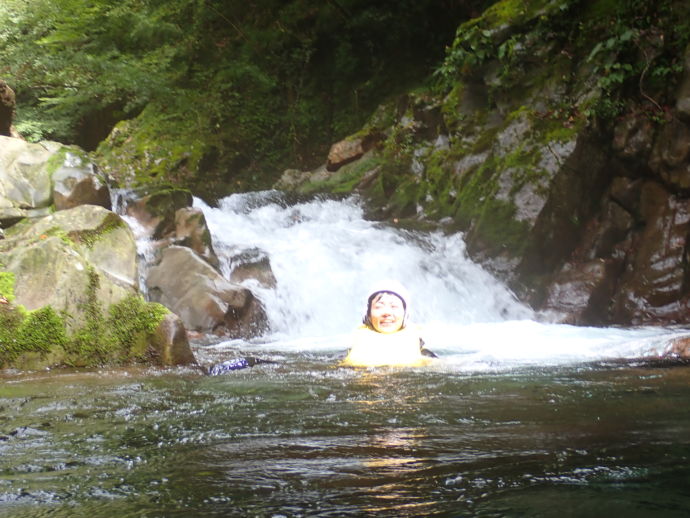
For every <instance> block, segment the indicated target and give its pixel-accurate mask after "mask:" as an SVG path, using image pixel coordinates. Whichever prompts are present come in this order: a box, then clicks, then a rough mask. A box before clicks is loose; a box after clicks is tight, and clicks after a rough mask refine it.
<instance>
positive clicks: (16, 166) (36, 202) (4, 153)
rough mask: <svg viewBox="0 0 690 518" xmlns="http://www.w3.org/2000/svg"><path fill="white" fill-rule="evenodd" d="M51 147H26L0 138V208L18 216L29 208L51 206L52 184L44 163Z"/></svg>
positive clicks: (27, 144)
mask: <svg viewBox="0 0 690 518" xmlns="http://www.w3.org/2000/svg"><path fill="white" fill-rule="evenodd" d="M54 153H55V148H54V147H52V148H51V147H50V146H49V145H46V144H45V143H42V144H29V143H27V142H24V141H22V140H19V139H13V138H10V137H2V136H0V209H12V210H15V211H18V214H19V215H20V216H21V217H25V216H26V211H27V210H31V209H39V208H47V207H50V205H51V203H52V181H51V177H50V174H49V172H48V170H47V164H48V161H49V159H50V158H51V156H53V155H54Z"/></svg>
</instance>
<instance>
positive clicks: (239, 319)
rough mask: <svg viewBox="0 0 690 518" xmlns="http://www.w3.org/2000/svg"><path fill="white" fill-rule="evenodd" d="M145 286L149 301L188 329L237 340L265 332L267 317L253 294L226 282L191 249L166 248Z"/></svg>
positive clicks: (150, 272) (179, 247)
mask: <svg viewBox="0 0 690 518" xmlns="http://www.w3.org/2000/svg"><path fill="white" fill-rule="evenodd" d="M146 285H147V287H148V292H149V298H150V299H151V300H154V301H156V302H160V303H161V304H163V305H165V306H167V307H168V308H170V310H171V311H173V312H174V313H176V314H177V315H179V316H180V318H182V321H183V322H184V324H185V326H186V327H187V328H188V329H191V330H195V331H200V332H215V333H218V334H228V335H231V336H233V337H237V338H251V337H254V336H257V335H259V334H261V333H262V332H263V331H264V330H265V329H266V315H265V313H264V310H263V308H262V306H261V304H260V302H259V301H258V300H257V299H256V298H255V297H254V296H253V295H252V293H251V291H249V290H248V289H246V288H243V287H241V286H239V285H237V284H233V283H231V282H230V281H228V280H226V279H225V278H224V277H223V276H222V275H220V274H219V273H218V272H217V271H216V270H215V269H214V268H213V267H211V266H210V265H209V264H208V263H207V262H206V261H204V260H203V259H202V258H201V257H199V255H197V254H196V253H195V252H194V251H193V250H191V249H190V248H186V247H181V246H170V247H168V248H165V249H164V250H163V251H162V258H161V262H160V263H159V264H158V265H156V266H154V267H153V268H151V270H150V271H149V275H148V278H147V280H146Z"/></svg>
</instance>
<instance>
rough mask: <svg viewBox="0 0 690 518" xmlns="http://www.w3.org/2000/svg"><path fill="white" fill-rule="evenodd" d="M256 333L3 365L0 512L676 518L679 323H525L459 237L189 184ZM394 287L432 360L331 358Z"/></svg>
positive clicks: (686, 443)
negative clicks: (261, 276) (256, 258)
mask: <svg viewBox="0 0 690 518" xmlns="http://www.w3.org/2000/svg"><path fill="white" fill-rule="evenodd" d="M196 203H197V206H199V207H201V208H202V209H203V210H204V212H205V214H206V217H207V220H208V223H209V226H210V228H211V231H212V233H213V236H214V246H215V247H216V251H217V253H218V255H219V256H220V257H221V262H222V264H223V268H224V272H225V274H226V275H229V274H230V272H231V270H232V268H233V261H236V260H237V258H238V257H240V256H242V253H243V252H246V251H247V250H256V249H257V248H258V249H260V251H261V253H265V254H266V255H267V256H268V257H269V259H270V261H271V266H272V269H273V272H274V274H275V277H276V279H277V288H276V289H275V290H270V289H265V288H262V287H260V286H258V285H257V284H256V283H253V281H248V287H250V288H251V289H253V290H254V291H255V293H257V295H258V296H259V297H260V298H261V300H262V302H263V303H264V305H265V307H266V310H267V313H268V315H269V319H270V324H271V328H270V331H269V332H268V333H267V334H266V335H265V336H263V337H261V338H258V339H255V340H252V341H241V340H215V341H208V340H205V341H203V342H199V343H196V344H194V348H195V354H196V356H197V358H198V360H199V362H200V363H201V364H202V365H209V364H211V363H214V362H216V361H220V360H223V359H228V358H232V357H236V356H241V355H247V354H250V355H253V356H258V357H261V358H264V359H269V360H271V361H273V362H274V363H266V364H260V365H257V366H255V367H253V368H251V369H245V370H240V371H234V372H231V373H228V374H226V375H222V376H213V377H211V376H206V375H205V374H204V373H203V372H202V371H201V370H200V369H196V368H175V369H156V368H129V369H110V370H89V371H83V370H80V371H76V370H75V371H70V370H60V371H52V372H51V371H45V372H29V373H18V372H12V371H5V372H2V373H0V380H1V383H0V517H12V518H23V517H27V518H28V517H31V518H35V517H70V518H71V517H76V518H80V517H85V518H87V517H88V518H100V517H112V516H117V517H119V518H129V517H132V518H133V517H201V516H203V517H214V516H217V517H226V516H237V517H253V516H256V517H274V518H279V517H342V516H345V517H347V516H352V517H362V516H364V517H366V516H376V517H379V516H383V517H428V516H443V517H516V518H517V517H558V518H563V517H569V516H572V517H592V516H616V515H617V516H625V517H626V518H627V517H632V518H636V517H652V516H653V517H681V516H682V517H686V516H688V515H689V513H690V463H689V462H688V459H689V457H690V434H689V433H688V432H689V431H690V405H688V404H687V401H688V400H690V369H688V368H687V366H686V365H684V364H683V363H680V362H671V361H666V360H660V359H659V356H660V354H661V353H662V352H663V351H664V349H665V347H666V346H667V345H668V343H669V341H670V340H671V339H673V338H674V337H677V336H680V335H684V334H687V333H688V331H687V330H684V329H661V328H637V329H620V328H603V329H602V328H586V327H574V326H563V325H556V324H550V323H548V322H544V321H540V320H541V319H540V317H539V315H534V314H532V312H531V311H530V310H529V309H528V308H525V307H523V306H522V305H521V304H519V303H518V302H517V301H516V300H515V299H514V297H513V296H512V295H511V294H510V292H508V290H506V289H505V288H504V287H503V286H502V285H501V284H500V283H498V282H497V281H496V280H494V279H493V278H492V277H491V276H490V275H488V274H487V273H486V272H484V271H483V270H482V269H481V268H479V267H478V266H477V265H475V264H473V263H472V262H471V261H469V260H468V259H467V257H466V255H465V253H464V247H463V243H462V236H461V235H456V236H442V235H440V234H435V233H411V232H408V231H403V230H399V229H395V228H389V227H386V226H383V225H380V224H377V223H372V222H369V221H366V220H365V219H364V218H363V216H362V210H361V208H360V206H359V204H358V203H357V200H356V199H348V200H342V201H334V200H318V199H317V200H311V201H307V202H302V203H296V204H295V203H288V202H286V201H285V200H284V199H283V198H282V197H281V196H279V195H278V194H277V193H274V192H267V193H252V194H247V195H241V196H233V197H230V198H226V199H225V200H222V202H221V204H220V206H219V207H218V208H211V207H208V206H205V205H204V204H203V203H201V202H200V201H198V200H197V202H196ZM379 278H397V279H400V280H402V281H403V282H405V284H406V286H407V287H408V289H409V291H410V293H411V295H412V310H413V317H414V320H415V322H417V323H419V324H420V325H421V326H422V328H423V329H424V336H425V340H426V342H427V346H428V347H429V348H430V349H432V350H434V351H435V352H436V353H437V354H438V355H439V356H440V360H439V361H438V363H437V364H436V365H434V366H432V367H429V368H421V369H371V370H366V369H364V370H361V369H350V368H344V367H340V366H339V365H338V360H339V359H340V358H341V357H342V356H343V355H344V353H345V351H346V349H347V343H348V342H347V340H348V336H349V333H350V332H351V330H352V329H354V327H356V326H357V324H358V322H359V321H360V320H361V317H362V312H363V309H364V308H363V300H364V298H365V297H366V293H367V290H368V289H369V286H371V285H372V284H374V283H376V281H377V279H379Z"/></svg>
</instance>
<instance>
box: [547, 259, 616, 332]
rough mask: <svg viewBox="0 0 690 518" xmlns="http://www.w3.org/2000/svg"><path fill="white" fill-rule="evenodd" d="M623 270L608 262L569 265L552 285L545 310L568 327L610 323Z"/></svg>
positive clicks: (597, 261)
mask: <svg viewBox="0 0 690 518" xmlns="http://www.w3.org/2000/svg"><path fill="white" fill-rule="evenodd" d="M619 269H620V266H619V263H617V262H614V261H611V260H609V261H606V260H604V259H595V260H593V261H589V262H586V263H581V264H576V265H572V264H568V265H566V267H564V268H563V269H562V270H561V272H560V273H559V274H558V275H557V277H556V280H555V281H554V282H553V283H552V284H551V285H550V287H549V290H548V295H547V298H546V303H545V304H544V307H543V311H544V312H545V313H547V314H548V313H550V314H551V315H552V316H555V317H556V319H557V320H558V321H559V322H561V323H566V324H574V325H602V324H604V323H606V322H607V320H608V315H609V310H608V306H609V304H610V301H611V296H612V294H613V291H614V288H615V286H616V280H617V274H618V270H619Z"/></svg>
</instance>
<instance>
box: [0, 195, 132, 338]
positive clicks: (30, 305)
mask: <svg viewBox="0 0 690 518" xmlns="http://www.w3.org/2000/svg"><path fill="white" fill-rule="evenodd" d="M5 237H6V239H4V240H3V241H2V242H1V243H2V250H3V252H4V253H3V260H2V262H3V264H4V269H6V270H8V271H10V272H13V273H14V274H15V278H16V288H15V292H16V294H17V303H18V304H21V305H23V306H25V307H26V308H27V309H29V310H33V309H36V308H39V307H42V306H46V305H50V306H52V307H53V308H54V309H56V310H58V311H65V312H67V313H68V314H70V315H72V316H73V318H72V319H71V320H70V322H69V326H70V327H71V328H76V327H78V326H80V325H83V323H84V318H85V315H83V313H82V311H81V309H80V308H81V307H83V306H84V305H85V303H86V297H87V296H88V294H87V292H88V289H87V288H88V286H89V283H92V282H93V281H92V280H91V276H93V275H95V276H96V277H97V278H98V288H97V293H96V296H97V298H98V300H99V302H100V303H101V304H102V305H103V306H105V307H108V306H110V305H112V304H116V303H118V302H120V301H121V300H123V299H124V298H126V297H127V296H129V295H132V294H136V293H137V290H138V275H137V263H136V261H137V249H136V243H135V241H134V237H133V236H132V232H131V230H130V229H129V227H128V226H127V224H126V223H125V222H124V221H123V220H122V219H121V218H120V217H119V216H118V215H117V214H115V213H113V212H111V211H109V210H107V209H104V208H103V207H99V206H96V205H81V206H79V207H75V208H73V209H69V210H65V211H60V212H56V213H54V214H52V215H50V216H46V217H43V218H36V219H30V220H25V221H23V222H22V223H19V224H17V225H15V226H13V227H11V228H9V229H7V231H6V236H5Z"/></svg>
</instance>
